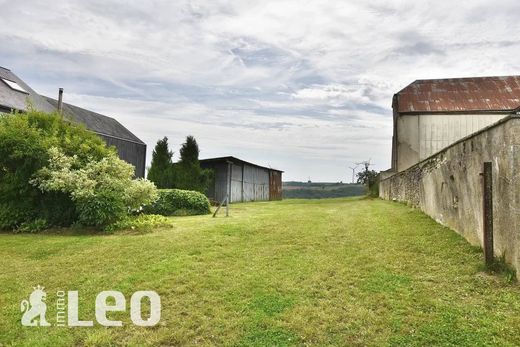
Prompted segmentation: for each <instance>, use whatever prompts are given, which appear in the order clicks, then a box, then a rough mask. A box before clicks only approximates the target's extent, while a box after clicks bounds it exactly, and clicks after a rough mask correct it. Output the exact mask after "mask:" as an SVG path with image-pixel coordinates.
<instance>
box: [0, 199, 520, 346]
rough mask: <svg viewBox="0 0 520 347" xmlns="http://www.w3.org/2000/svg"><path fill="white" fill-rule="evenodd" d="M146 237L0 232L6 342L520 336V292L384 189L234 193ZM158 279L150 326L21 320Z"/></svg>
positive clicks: (268, 342)
mask: <svg viewBox="0 0 520 347" xmlns="http://www.w3.org/2000/svg"><path fill="white" fill-rule="evenodd" d="M174 225H175V226H174V227H173V228H171V229H160V230H156V231H154V232H152V233H147V234H115V235H104V236H101V235H100V236H96V235H70V234H69V235H56V234H46V235H12V234H2V235H0V264H1V273H0V288H1V292H0V346H10V345H11V344H13V345H28V346H29V345H31V346H32V345H41V346H70V345H81V346H83V345H84V346H98V345H99V346H107V345H114V346H118V345H134V346H142V345H150V346H158V345H159V346H160V345H165V346H167V345H203V346H211V345H224V346H291V345H322V346H349V345H360V346H361V345H363V346H364V345H378V346H379V345H396V346H398V345H399V346H400V345H449V346H464V345H466V346H477V345H478V346H481V345H502V346H507V345H511V346H512V345H520V296H519V294H520V291H519V287H518V286H517V285H516V284H510V283H508V282H507V281H506V280H505V278H503V277H501V276H498V275H489V274H486V273H484V272H482V265H481V263H482V260H481V259H482V254H481V252H480V250H478V249H476V248H475V247H471V246H470V245H469V244H467V243H466V242H465V241H464V240H463V239H462V238H461V237H459V236H458V235H457V234H455V233H454V232H452V231H450V230H449V229H446V228H443V227H441V226H439V225H438V224H436V223H435V222H434V221H432V220H431V219H430V218H428V217H426V216H425V215H423V214H422V213H420V212H419V211H417V210H412V209H410V208H408V207H406V206H404V205H401V204H397V203H391V202H386V201H380V200H368V199H355V198H351V199H334V200H312V201H304V200H290V201H282V202H266V203H248V204H237V205H233V206H232V208H231V217H229V218H224V217H219V218H215V219H213V218H211V216H197V217H177V218H174ZM38 284H40V285H43V286H45V287H46V290H47V293H48V296H47V305H48V312H47V317H48V320H49V321H50V322H51V323H52V322H54V320H55V318H54V317H55V314H56V311H55V301H56V291H58V290H78V291H79V295H80V319H89V320H92V319H94V301H95V297H96V295H97V293H98V292H100V291H102V290H112V289H114V290H120V291H122V292H123V293H124V294H125V296H126V298H127V301H129V298H130V296H131V294H132V293H133V292H134V291H136V290H156V291H157V292H158V293H159V294H160V295H161V299H162V319H161V322H160V324H159V325H158V326H155V327H153V328H138V327H135V326H133V325H131V324H130V319H129V314H128V312H127V313H126V314H120V313H116V314H112V315H111V316H110V317H111V318H116V317H121V319H122V320H123V322H124V326H123V327H121V328H103V327H101V326H99V325H96V326H95V327H94V328H64V327H55V326H53V327H38V328H30V327H22V326H21V324H20V318H21V313H20V301H21V300H22V299H26V298H27V297H28V295H29V294H30V292H31V291H32V287H33V286H36V285H38Z"/></svg>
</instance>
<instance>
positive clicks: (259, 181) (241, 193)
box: [200, 157, 283, 202]
mask: <svg viewBox="0 0 520 347" xmlns="http://www.w3.org/2000/svg"><path fill="white" fill-rule="evenodd" d="M200 165H201V167H202V168H203V169H212V170H213V171H214V173H215V180H214V185H212V186H211V187H209V189H208V197H209V198H210V199H213V200H216V201H223V200H224V199H225V198H226V196H227V195H228V194H229V196H230V202H245V201H267V200H282V173H283V171H280V170H276V169H272V168H268V167H264V166H260V165H256V164H253V163H250V162H247V161H244V160H241V159H238V158H235V157H220V158H211V159H204V160H201V161H200Z"/></svg>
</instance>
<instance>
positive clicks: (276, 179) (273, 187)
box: [269, 171, 282, 200]
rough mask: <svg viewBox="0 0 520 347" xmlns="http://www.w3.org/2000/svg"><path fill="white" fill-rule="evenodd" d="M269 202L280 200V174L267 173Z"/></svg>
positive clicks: (275, 172) (277, 172)
mask: <svg viewBox="0 0 520 347" xmlns="http://www.w3.org/2000/svg"><path fill="white" fill-rule="evenodd" d="M269 200H282V173H281V172H279V171H269Z"/></svg>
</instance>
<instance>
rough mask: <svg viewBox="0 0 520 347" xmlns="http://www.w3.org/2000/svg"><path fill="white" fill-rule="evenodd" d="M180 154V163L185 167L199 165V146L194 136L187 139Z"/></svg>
mask: <svg viewBox="0 0 520 347" xmlns="http://www.w3.org/2000/svg"><path fill="white" fill-rule="evenodd" d="M179 152H180V154H181V161H180V163H182V164H184V165H186V164H192V165H193V164H198V163H199V152H200V151H199V145H198V144H197V140H195V138H194V137H193V136H191V135H189V136H188V137H186V142H184V143H183V144H182V147H181V149H180V151H179Z"/></svg>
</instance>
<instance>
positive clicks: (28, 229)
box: [16, 218, 48, 233]
mask: <svg viewBox="0 0 520 347" xmlns="http://www.w3.org/2000/svg"><path fill="white" fill-rule="evenodd" d="M47 227H48V224H47V221H46V220H45V219H41V218H40V219H35V220H33V221H31V222H23V223H22V224H21V225H20V227H19V228H18V229H17V230H16V231H17V232H22V233H34V232H38V231H42V230H44V229H46V228H47Z"/></svg>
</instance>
